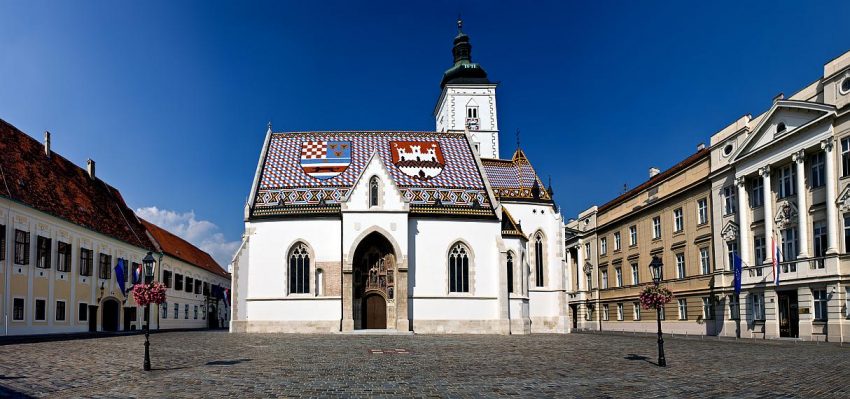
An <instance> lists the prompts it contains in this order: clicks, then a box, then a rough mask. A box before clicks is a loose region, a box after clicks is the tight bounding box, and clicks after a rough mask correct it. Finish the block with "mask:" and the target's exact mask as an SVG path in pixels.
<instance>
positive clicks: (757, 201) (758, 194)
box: [750, 178, 764, 208]
mask: <svg viewBox="0 0 850 399" xmlns="http://www.w3.org/2000/svg"><path fill="white" fill-rule="evenodd" d="M762 205H764V182H762V180H761V179H759V178H755V179H753V180H751V181H750V207H751V208H758V207H760V206H762Z"/></svg>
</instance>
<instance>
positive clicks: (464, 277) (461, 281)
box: [449, 243, 469, 292]
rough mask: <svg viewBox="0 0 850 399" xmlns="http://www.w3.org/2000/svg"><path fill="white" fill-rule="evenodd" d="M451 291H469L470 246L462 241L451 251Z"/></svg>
mask: <svg viewBox="0 0 850 399" xmlns="http://www.w3.org/2000/svg"><path fill="white" fill-rule="evenodd" d="M449 292H469V248H467V247H466V245H463V244H462V243H457V244H455V245H454V246H452V249H451V251H449Z"/></svg>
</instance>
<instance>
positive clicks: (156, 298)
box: [133, 282, 165, 306]
mask: <svg viewBox="0 0 850 399" xmlns="http://www.w3.org/2000/svg"><path fill="white" fill-rule="evenodd" d="M133 299H134V300H135V301H136V305H138V306H145V305H148V304H151V303H153V304H156V305H159V304H161V303H163V302H165V285H164V284H162V283H160V282H155V283H151V284H136V285H134V286H133Z"/></svg>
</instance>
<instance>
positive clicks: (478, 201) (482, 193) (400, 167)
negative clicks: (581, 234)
mask: <svg viewBox="0 0 850 399" xmlns="http://www.w3.org/2000/svg"><path fill="white" fill-rule="evenodd" d="M428 151H433V152H432V153H428ZM373 153H377V154H378V156H379V157H380V159H381V161H383V163H384V165H385V166H386V168H387V169H388V170H389V173H390V176H391V177H392V179H393V181H394V182H395V185H396V186H397V187H398V188H399V190H401V192H402V195H404V197H405V200H406V201H408V202H409V204H410V210H411V213H419V214H455V215H468V216H494V215H495V214H494V211H493V206H492V204H491V200H490V196H489V194H488V192H487V188H486V186H485V184H484V179H483V177H482V171H481V170H479V168H478V164H477V162H476V160H475V154H474V153H473V150H472V148H471V147H470V145H469V142H468V141H467V138H466V135H465V134H464V133H436V132H373V131H370V132H293V133H273V134H272V135H271V137H270V140H269V143H268V147H267V148H266V156H265V159H264V160H263V162H262V169H261V172H260V178H259V182H258V186H257V187H255V189H256V195H255V196H254V198H252V199H251V200H252V204H253V206H252V207H251V210H252V211H251V212H252V213H251V216H252V217H263V216H281V215H300V214H304V213H337V212H339V209H340V203H341V202H344V201H345V200H346V199H347V197H348V194H349V193H350V192H351V190H352V189H353V186H354V184H355V180H356V179H357V178H358V177H359V176H360V174H361V173H362V172H363V169H364V168H365V167H366V164H367V162H368V161H369V159H370V157H371V156H372V154H373Z"/></svg>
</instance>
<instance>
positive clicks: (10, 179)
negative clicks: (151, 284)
mask: <svg viewBox="0 0 850 399" xmlns="http://www.w3.org/2000/svg"><path fill="white" fill-rule="evenodd" d="M0 154H2V156H0V196H3V197H6V198H9V199H11V200H12V201H15V202H19V203H21V204H24V205H26V206H29V207H31V208H34V209H36V210H39V211H41V212H44V213H47V214H50V215H53V216H55V217H58V218H60V219H64V220H67V221H68V222H71V223H73V224H76V225H79V226H82V227H85V228H87V229H90V230H93V231H96V232H98V233H101V234H104V235H107V236H110V237H113V238H115V239H118V240H121V241H123V242H126V243H127V244H130V245H134V246H137V247H140V248H144V249H149V250H153V245H152V244H151V242H150V240H149V239H148V236H147V234H145V228H144V226H142V224H141V223H140V222H139V220H138V219H137V218H136V215H135V214H134V213H133V211H132V210H130V209H129V208H128V207H127V204H126V203H124V199H123V198H122V197H121V193H119V192H118V190H116V189H115V188H114V187H112V186H110V185H108V184H106V183H105V182H104V181H102V180H100V179H97V178H95V179H92V178H90V177H89V175H88V172H87V171H85V170H84V169H82V168H80V167H79V166H77V165H74V163H72V162H71V161H69V160H67V159H65V158H63V157H62V156H60V155H59V154H57V153H55V152H53V153H51V154H50V157H48V156H47V155H46V154H45V152H44V144H42V143H39V142H38V141H36V140H35V139H33V138H32V137H30V136H28V135H26V134H25V133H23V132H21V131H20V130H18V129H17V128H16V127H14V126H12V125H10V124H9V123H8V122H6V121H4V120H2V119H0Z"/></svg>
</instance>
